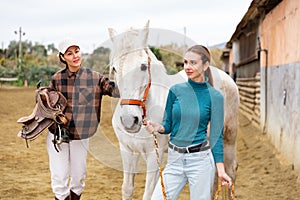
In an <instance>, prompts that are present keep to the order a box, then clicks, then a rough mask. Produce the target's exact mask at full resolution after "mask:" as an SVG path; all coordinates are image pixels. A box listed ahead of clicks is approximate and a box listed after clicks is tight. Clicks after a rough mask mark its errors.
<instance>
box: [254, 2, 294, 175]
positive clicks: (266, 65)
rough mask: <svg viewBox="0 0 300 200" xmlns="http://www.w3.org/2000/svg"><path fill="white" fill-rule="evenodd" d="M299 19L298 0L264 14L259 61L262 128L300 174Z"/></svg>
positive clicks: (280, 5) (282, 4)
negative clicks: (261, 50) (262, 50)
mask: <svg viewBox="0 0 300 200" xmlns="http://www.w3.org/2000/svg"><path fill="white" fill-rule="evenodd" d="M299 21H300V0H292V1H291V0H284V1H282V2H281V3H280V4H278V5H277V6H276V7H275V8H274V9H273V10H272V11H271V12H269V13H268V14H267V15H266V16H265V19H263V21H262V24H261V46H262V49H264V50H265V51H264V52H263V53H261V60H260V65H261V66H262V67H261V77H262V79H261V92H262V94H263V95H261V125H262V129H264V131H265V132H267V133H268V135H269V136H270V138H271V139H272V141H273V143H274V145H275V146H276V147H277V149H278V150H280V152H282V154H283V155H284V156H285V157H286V158H287V159H288V160H289V161H291V162H292V163H293V164H294V166H295V168H296V170H297V171H298V172H299V175H300V156H299V155H300V116H299V111H300V109H299V105H300V87H299V86H300V84H299V82H300V37H299V35H300V23H299ZM284 96H286V98H284ZM266 105H267V106H266ZM265 115H266V116H265ZM265 117H266V118H265ZM265 122H266V123H265Z"/></svg>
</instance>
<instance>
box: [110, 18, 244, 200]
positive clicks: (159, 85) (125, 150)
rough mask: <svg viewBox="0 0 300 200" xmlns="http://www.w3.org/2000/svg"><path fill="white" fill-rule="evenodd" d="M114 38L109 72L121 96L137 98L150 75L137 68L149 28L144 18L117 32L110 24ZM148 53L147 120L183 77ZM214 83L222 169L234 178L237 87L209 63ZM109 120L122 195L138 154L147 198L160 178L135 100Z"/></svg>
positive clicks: (159, 113)
mask: <svg viewBox="0 0 300 200" xmlns="http://www.w3.org/2000/svg"><path fill="white" fill-rule="evenodd" d="M109 33H110V37H111V40H112V42H113V49H112V52H111V56H110V64H111V71H112V68H115V70H116V74H115V80H116V81H117V84H118V86H119V88H120V93H121V99H129V98H131V99H139V100H140V99H142V97H143V95H144V91H145V88H146V85H147V83H148V78H149V74H148V72H147V70H145V71H142V70H141V64H147V60H148V55H147V53H146V51H145V49H146V48H147V49H148V47H147V39H148V33H149V22H148V23H147V24H146V26H145V27H144V28H143V29H132V28H131V29H130V30H129V31H127V32H125V33H122V34H121V35H116V32H115V31H114V30H113V29H109ZM148 52H149V56H150V58H151V65H150V69H151V78H152V85H151V89H150V92H149V95H148V98H147V101H146V105H147V119H149V120H152V121H154V122H161V121H162V117H163V112H164V107H165V102H166V98H167V94H168V90H169V88H170V87H171V86H172V85H174V84H176V83H179V82H183V81H185V80H186V76H185V73H184V72H180V73H178V74H176V75H167V74H166V72H165V68H164V65H163V64H162V63H161V62H160V61H158V60H157V59H156V57H155V56H154V54H153V53H152V52H151V51H150V49H148ZM211 71H212V74H213V80H214V85H215V88H217V89H218V90H220V91H221V92H222V94H223V95H224V97H225V132H224V152H225V167H226V170H227V173H228V174H229V175H230V176H231V177H232V178H233V179H235V172H236V168H237V164H236V156H235V139H236V134H237V114H238V107H239V96H238V90H237V87H236V85H235V83H234V82H233V80H232V79H231V77H230V76H228V75H227V74H226V73H225V72H223V71H221V70H219V69H217V68H215V67H211ZM112 124H113V128H114V131H115V133H116V135H117V137H118V140H119V144H120V151H121V155H122V161H123V169H124V179H123V185H122V199H132V195H133V190H134V176H135V174H136V173H137V172H138V170H140V169H138V163H139V158H140V156H141V157H142V158H143V159H144V160H145V161H146V167H147V169H146V172H147V176H146V183H145V192H144V195H143V199H144V200H146V199H150V198H151V195H152V192H153V190H154V187H155V185H156V183H157V181H158V178H159V171H158V165H157V157H156V154H155V150H154V143H153V137H152V135H150V134H149V133H148V132H147V131H146V130H145V129H144V127H143V126H142V109H141V107H139V106H135V105H123V106H120V105H119V104H118V105H117V107H116V110H115V112H114V115H113V119H112ZM158 143H159V144H158V145H159V147H160V148H159V152H160V158H161V159H162V155H163V152H164V151H165V149H166V147H167V143H168V136H166V135H161V134H158Z"/></svg>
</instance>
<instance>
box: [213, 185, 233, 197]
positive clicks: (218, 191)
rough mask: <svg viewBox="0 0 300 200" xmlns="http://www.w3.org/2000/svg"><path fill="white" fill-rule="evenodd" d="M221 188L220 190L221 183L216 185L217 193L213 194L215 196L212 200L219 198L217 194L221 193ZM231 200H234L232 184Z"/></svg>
mask: <svg viewBox="0 0 300 200" xmlns="http://www.w3.org/2000/svg"><path fill="white" fill-rule="evenodd" d="M221 188H222V183H220V184H219V185H218V189H217V191H216V194H215V196H214V200H217V199H218V196H219V193H220V191H221ZM230 196H231V200H234V184H233V183H232V185H231V195H230Z"/></svg>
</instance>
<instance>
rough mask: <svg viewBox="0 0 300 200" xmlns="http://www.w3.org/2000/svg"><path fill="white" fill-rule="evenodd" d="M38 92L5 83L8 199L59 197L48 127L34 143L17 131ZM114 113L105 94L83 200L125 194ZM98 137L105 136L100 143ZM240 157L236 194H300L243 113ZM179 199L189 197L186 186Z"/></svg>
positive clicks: (1, 105)
mask: <svg viewBox="0 0 300 200" xmlns="http://www.w3.org/2000/svg"><path fill="white" fill-rule="evenodd" d="M34 95H35V94H34V89H33V88H26V89H24V88H11V87H10V88H7V87H3V86H2V87H0V138H1V148H0V176H1V178H0V185H1V188H0V199H3V200H14V199H18V200H29V199H30V200H32V199H34V200H36V199H37V200H47V199H54V197H53V194H52V191H51V186H50V173H49V166H48V155H47V151H46V146H45V138H46V133H43V134H42V135H41V136H39V137H38V138H37V139H36V140H34V141H32V142H29V146H30V148H26V144H25V142H24V141H23V140H21V139H19V138H17V137H16V134H17V133H18V131H19V130H20V129H21V125H20V124H17V123H16V121H17V119H18V118H20V117H23V116H27V115H29V114H31V112H32V109H33V107H34ZM111 117H112V103H111V100H110V99H109V98H104V104H103V109H102V121H101V125H100V128H99V130H100V132H101V134H98V135H96V136H95V137H94V138H93V139H92V140H91V142H90V147H91V151H90V154H89V157H88V161H87V169H88V173H87V178H86V188H85V191H84V193H83V195H82V199H83V200H102V199H121V186H122V179H123V174H122V171H121V169H122V163H121V160H120V159H121V158H120V156H119V154H118V152H117V150H118V142H117V138H116V137H115V135H114V132H113V130H112V127H111ZM98 139H100V140H101V141H104V142H102V143H99V142H98ZM107 143H109V145H108V146H106V144H107ZM237 158H238V163H239V168H238V174H237V180H236V184H235V199H240V200H277V199H278V200H282V199H287V200H293V199H300V198H299V194H300V187H299V182H297V176H296V172H295V171H294V170H293V166H292V165H291V164H290V163H288V162H286V161H284V160H283V159H282V156H280V154H278V152H277V151H276V150H275V149H274V147H273V145H272V144H271V143H270V142H269V140H268V138H267V136H266V135H262V134H261V133H260V132H259V130H258V129H256V128H255V127H254V126H252V124H251V123H250V122H249V121H248V120H247V119H246V118H245V117H244V116H243V115H240V116H239V130H238V140H237ZM144 175H145V174H144V173H139V174H138V175H137V177H136V181H135V192H134V199H142V194H143V189H144V181H145V176H144ZM180 199H188V191H187V188H185V190H184V192H183V193H182V195H181V196H180Z"/></svg>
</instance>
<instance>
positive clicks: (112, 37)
mask: <svg viewBox="0 0 300 200" xmlns="http://www.w3.org/2000/svg"><path fill="white" fill-rule="evenodd" d="M108 33H109V37H110V39H111V41H114V37H115V36H116V35H117V32H116V31H115V29H113V28H108Z"/></svg>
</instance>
